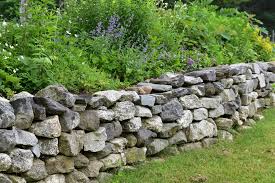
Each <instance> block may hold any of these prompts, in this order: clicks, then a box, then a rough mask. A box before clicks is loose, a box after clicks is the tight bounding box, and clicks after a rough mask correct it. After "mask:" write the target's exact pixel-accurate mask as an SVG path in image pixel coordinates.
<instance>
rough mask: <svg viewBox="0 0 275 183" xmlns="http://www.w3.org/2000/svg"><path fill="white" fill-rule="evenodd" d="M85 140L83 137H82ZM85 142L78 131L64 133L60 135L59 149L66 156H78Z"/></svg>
mask: <svg viewBox="0 0 275 183" xmlns="http://www.w3.org/2000/svg"><path fill="white" fill-rule="evenodd" d="M82 140H83V139H82ZM80 144H83V142H81V139H80V138H79V137H78V135H77V134H76V133H72V134H68V133H62V134H61V136H60V137H59V142H58V145H59V151H60V153H61V154H64V155H65V156H76V155H78V153H79V152H80V151H81V149H82V146H81V145H80Z"/></svg>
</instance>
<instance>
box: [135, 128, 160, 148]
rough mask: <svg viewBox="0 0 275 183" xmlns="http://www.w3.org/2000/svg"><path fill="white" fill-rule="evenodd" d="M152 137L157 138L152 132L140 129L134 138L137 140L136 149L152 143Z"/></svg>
mask: <svg viewBox="0 0 275 183" xmlns="http://www.w3.org/2000/svg"><path fill="white" fill-rule="evenodd" d="M153 137H157V134H156V133H154V132H152V131H151V130H147V129H143V128H142V129H140V130H139V131H138V132H137V133H136V138H137V146H138V147H142V146H145V145H147V144H148V143H150V142H151V141H152V138H153Z"/></svg>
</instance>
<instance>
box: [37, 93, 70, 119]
mask: <svg viewBox="0 0 275 183" xmlns="http://www.w3.org/2000/svg"><path fill="white" fill-rule="evenodd" d="M33 100H34V102H35V103H36V104H38V105H40V106H43V107H45V109H46V113H47V115H60V114H63V113H64V112H66V110H67V108H66V107H64V106H63V105H61V104H60V103H58V102H56V101H54V100H52V99H50V98H44V97H33Z"/></svg>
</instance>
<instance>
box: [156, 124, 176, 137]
mask: <svg viewBox="0 0 275 183" xmlns="http://www.w3.org/2000/svg"><path fill="white" fill-rule="evenodd" d="M180 129H181V126H180V125H179V124H178V123H164V124H163V127H162V130H161V132H160V133H159V134H158V136H159V137H161V138H169V137H172V136H173V135H175V134H176V133H177V131H179V130H180Z"/></svg>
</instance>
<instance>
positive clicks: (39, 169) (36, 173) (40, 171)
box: [24, 159, 48, 182]
mask: <svg viewBox="0 0 275 183" xmlns="http://www.w3.org/2000/svg"><path fill="white" fill-rule="evenodd" d="M47 176H48V173H47V170H46V166H45V163H44V162H43V161H41V160H39V159H35V160H34V161H33V165H32V167H31V169H30V170H29V171H27V172H26V173H25V174H24V177H25V179H26V180H27V181H29V182H31V181H32V182H33V181H38V180H42V179H44V178H46V177H47Z"/></svg>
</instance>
